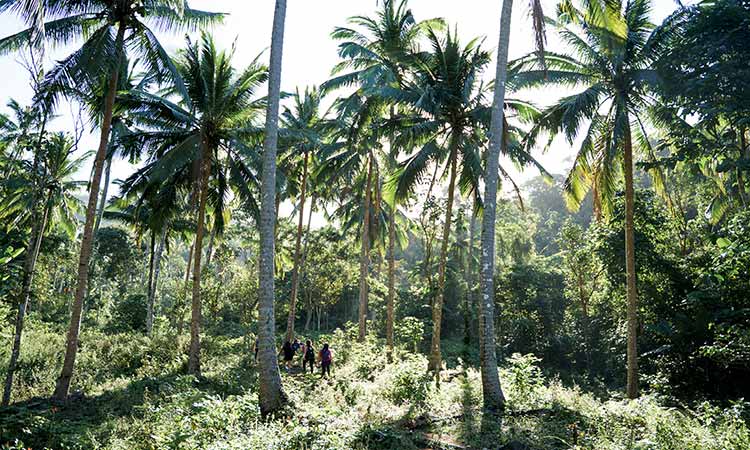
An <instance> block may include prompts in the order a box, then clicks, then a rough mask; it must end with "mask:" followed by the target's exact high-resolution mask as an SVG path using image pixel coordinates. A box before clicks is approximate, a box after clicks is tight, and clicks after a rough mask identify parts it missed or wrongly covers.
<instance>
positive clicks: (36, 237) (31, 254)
mask: <svg viewBox="0 0 750 450" xmlns="http://www.w3.org/2000/svg"><path fill="white" fill-rule="evenodd" d="M51 195H52V194H51V193H50V194H48V197H47V201H46V202H45V203H46V205H45V208H44V212H43V214H42V220H41V221H38V222H35V223H34V224H33V231H32V235H31V239H29V244H28V246H27V247H26V257H25V259H24V262H23V280H22V282H21V290H20V292H19V294H20V295H19V298H18V312H17V313H16V329H15V333H14V334H13V349H12V350H11V353H10V361H9V362H8V371H7V373H6V375H5V389H4V390H3V403H2V405H3V406H8V404H9V403H10V397H11V392H12V390H13V376H14V375H15V371H16V366H17V365H18V357H19V356H20V354H21V336H22V334H23V325H24V318H25V316H26V311H27V309H28V307H29V299H30V298H31V283H32V281H33V279H34V270H35V269H36V262H37V259H38V258H39V249H40V248H41V247H42V240H43V239H44V230H45V228H46V227H47V221H48V220H49V215H50V212H51V210H52V198H51ZM37 211H38V210H37Z"/></svg>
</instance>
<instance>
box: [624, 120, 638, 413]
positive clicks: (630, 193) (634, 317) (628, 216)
mask: <svg viewBox="0 0 750 450" xmlns="http://www.w3.org/2000/svg"><path fill="white" fill-rule="evenodd" d="M623 156H624V157H623V165H624V166H625V167H624V168H623V171H624V172H625V272H626V275H627V286H626V291H627V299H628V308H627V309H628V313H627V319H628V320H627V321H628V351H627V357H628V358H627V359H628V370H627V372H628V377H627V381H628V383H627V394H628V398H631V399H632V398H638V395H639V393H638V291H637V290H636V272H635V270H636V269H635V219H634V215H635V189H634V187H633V144H632V140H631V136H630V127H629V126H628V127H627V129H626V130H625V145H624V155H623Z"/></svg>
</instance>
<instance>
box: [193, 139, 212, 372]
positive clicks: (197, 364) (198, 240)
mask: <svg viewBox="0 0 750 450" xmlns="http://www.w3.org/2000/svg"><path fill="white" fill-rule="evenodd" d="M203 139H204V142H203V143H202V155H201V173H200V177H201V179H200V190H199V195H200V198H199V200H198V218H197V223H196V230H195V250H193V258H194V260H193V301H192V308H191V316H190V355H189V359H188V373H190V374H193V375H198V376H200V373H201V361H200V355H201V342H200V329H201V328H200V327H201V257H202V256H203V234H204V233H203V232H204V227H205V222H206V200H207V198H208V178H209V176H210V175H211V157H212V155H211V153H212V152H211V149H210V148H209V143H208V142H206V139H207V137H205V136H204V137H203Z"/></svg>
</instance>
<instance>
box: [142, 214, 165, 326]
mask: <svg viewBox="0 0 750 450" xmlns="http://www.w3.org/2000/svg"><path fill="white" fill-rule="evenodd" d="M168 230H169V227H168V226H167V225H164V226H163V228H162V230H161V237H160V238H159V246H158V247H157V249H156V256H155V257H154V277H153V280H152V282H151V289H149V292H148V310H147V313H146V334H151V331H152V330H153V328H154V303H155V300H156V286H157V285H158V284H159V274H160V273H161V256H162V254H163V253H164V245H165V243H166V241H167V231H168Z"/></svg>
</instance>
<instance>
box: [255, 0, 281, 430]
mask: <svg viewBox="0 0 750 450" xmlns="http://www.w3.org/2000/svg"><path fill="white" fill-rule="evenodd" d="M285 17H286V0H276V9H275V11H274V16H273V34H272V37H271V62H270V66H269V67H270V75H269V83H268V109H267V112H266V135H265V140H264V143H263V171H262V183H261V211H260V268H259V287H260V293H259V302H258V353H259V354H258V358H259V362H260V373H259V376H258V378H259V384H260V389H259V392H258V397H259V403H260V412H261V416H263V417H268V416H269V415H272V414H274V413H276V412H277V411H279V410H280V409H281V408H282V407H283V405H284V404H285V403H286V401H287V397H286V394H285V393H284V390H283V388H282V386H281V375H280V374H279V364H278V360H277V358H276V345H275V336H274V335H275V329H276V325H275V317H274V303H275V297H276V296H275V292H274V254H275V250H274V248H275V245H274V244H275V242H274V240H275V229H276V226H275V223H276V204H275V197H276V145H277V142H278V137H279V123H278V120H279V97H280V94H281V57H282V51H283V46H284V20H285Z"/></svg>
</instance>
